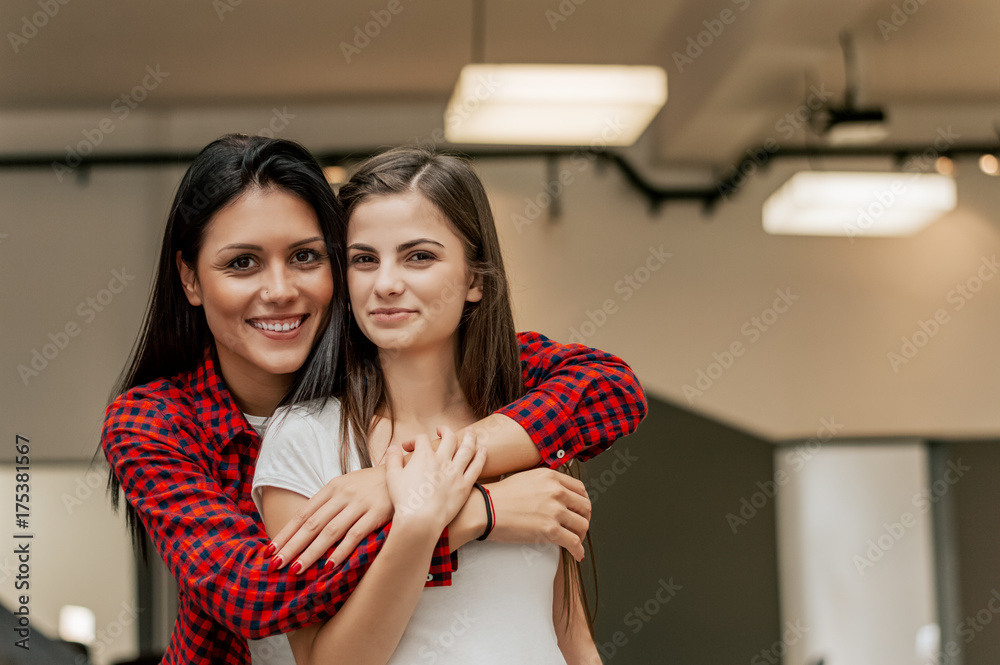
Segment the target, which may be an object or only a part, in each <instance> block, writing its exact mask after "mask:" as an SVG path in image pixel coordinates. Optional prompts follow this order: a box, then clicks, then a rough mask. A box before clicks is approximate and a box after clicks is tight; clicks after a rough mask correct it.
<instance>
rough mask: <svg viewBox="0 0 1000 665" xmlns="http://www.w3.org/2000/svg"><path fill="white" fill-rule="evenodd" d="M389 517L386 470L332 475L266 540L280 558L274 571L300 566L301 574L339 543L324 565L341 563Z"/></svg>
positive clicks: (383, 524)
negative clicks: (295, 563)
mask: <svg viewBox="0 0 1000 665" xmlns="http://www.w3.org/2000/svg"><path fill="white" fill-rule="evenodd" d="M392 512H393V510H392V501H391V500H390V499H389V491H388V489H387V488H386V474H385V467H375V468H373V469H361V470H360V471H353V472H351V473H348V474H345V475H343V476H337V477H336V478H334V479H333V480H331V481H330V482H328V483H327V484H326V485H325V486H324V487H323V489H321V490H320V491H319V492H317V493H316V494H315V495H314V496H313V497H312V498H311V499H309V502H308V503H306V505H305V506H304V507H303V509H302V510H301V511H299V512H298V513H296V515H295V517H294V518H292V520H291V521H290V522H288V524H286V525H285V528H283V529H282V530H281V531H280V532H278V535H277V536H275V537H274V538H273V539H272V540H271V543H272V544H273V545H274V547H275V548H276V550H275V551H276V553H277V555H278V556H280V557H281V562H282V563H281V566H279V568H280V567H283V566H285V565H287V564H289V563H291V562H292V561H299V562H300V563H301V564H302V567H301V568H299V570H305V569H307V568H308V567H309V566H311V565H312V564H313V563H315V562H316V561H317V560H318V559H319V558H320V557H321V556H323V554H324V553H326V551H327V550H329V549H330V547H331V546H332V545H333V544H334V543H336V542H337V541H338V540H339V541H340V545H338V546H337V549H335V550H334V551H333V555H332V556H331V557H330V559H331V560H332V561H333V564H328V565H336V564H339V563H342V562H344V561H346V560H347V557H349V556H350V554H351V552H353V551H354V550H355V548H356V547H357V546H358V545H359V544H360V543H361V540H362V539H363V538H365V537H366V536H367V535H368V534H370V533H371V532H372V531H377V530H379V529H381V528H382V527H383V526H385V525H386V523H388V522H389V520H391V519H392ZM303 550H304V551H303ZM300 552H301V554H300Z"/></svg>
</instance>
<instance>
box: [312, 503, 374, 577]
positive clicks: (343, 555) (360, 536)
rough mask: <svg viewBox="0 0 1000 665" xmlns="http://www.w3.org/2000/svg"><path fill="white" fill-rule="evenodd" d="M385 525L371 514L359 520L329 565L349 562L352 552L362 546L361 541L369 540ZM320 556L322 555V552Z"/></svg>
mask: <svg viewBox="0 0 1000 665" xmlns="http://www.w3.org/2000/svg"><path fill="white" fill-rule="evenodd" d="M383 524H384V522H383V521H382V520H379V519H378V518H377V517H373V516H371V515H370V514H369V515H365V516H364V517H362V518H361V519H359V520H358V521H357V522H356V523H355V524H354V526H352V527H351V528H350V529H348V531H347V534H346V535H345V536H344V539H343V540H342V541H340V544H339V545H337V549H335V550H334V551H333V554H332V555H331V556H330V559H329V561H327V565H328V566H330V565H340V564H341V563H343V562H344V561H347V558H348V557H349V556H351V552H353V551H354V550H355V549H357V547H358V545H360V544H361V541H362V540H364V539H365V538H367V537H368V535H369V534H370V533H372V532H373V531H377V530H378V529H380V528H381V527H382V526H383ZM320 554H322V552H321V553H320ZM331 562H333V563H331Z"/></svg>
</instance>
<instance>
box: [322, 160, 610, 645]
mask: <svg viewBox="0 0 1000 665" xmlns="http://www.w3.org/2000/svg"><path fill="white" fill-rule="evenodd" d="M407 192H417V193H419V194H421V195H422V196H424V197H425V198H426V199H427V200H428V201H430V202H431V203H433V204H434V205H435V206H436V207H437V209H438V210H440V211H441V212H442V213H443V214H444V216H445V218H446V219H447V220H448V221H449V222H450V223H451V225H452V227H453V229H454V230H455V232H456V233H457V234H458V237H459V238H461V240H462V243H463V245H464V248H465V260H466V264H467V265H468V267H469V269H470V271H471V272H472V273H473V274H475V275H478V276H479V278H480V279H481V280H482V290H483V297H482V299H481V300H479V301H478V302H467V303H465V309H464V311H463V313H462V318H461V321H460V323H459V327H458V348H457V349H456V363H455V365H456V370H457V372H458V381H459V385H460V386H461V388H462V392H463V394H464V395H465V399H466V401H467V402H468V404H469V407H470V409H471V410H472V412H473V414H475V416H476V417H477V418H485V417H486V416H488V415H490V414H491V413H493V412H494V411H496V410H498V409H500V408H501V407H503V406H506V405H507V404H510V403H511V402H513V401H515V400H517V399H518V398H520V397H522V396H524V394H525V388H524V380H523V377H522V374H521V362H520V357H521V354H520V347H519V345H518V341H517V333H516V330H515V328H514V316H513V313H512V309H511V303H510V292H509V287H508V284H507V273H506V271H505V269H504V265H503V257H502V254H501V251H500V241H499V239H498V237H497V231H496V225H495V223H494V221H493V212H492V210H491V209H490V202H489V198H488V197H487V195H486V190H485V188H484V187H483V184H482V182H481V181H480V179H479V176H478V175H476V172H475V170H474V169H473V168H472V165H471V164H470V163H469V162H468V161H467V160H466V159H464V158H461V157H459V156H456V155H450V154H445V153H436V152H432V151H430V150H427V149H425V148H419V147H401V148H393V149H391V150H387V151H385V152H383V153H381V154H378V155H375V156H374V157H370V158H369V159H367V160H365V161H364V162H362V163H361V165H359V166H358V168H357V170H356V171H355V172H354V174H353V175H352V176H351V178H350V180H348V181H347V182H346V183H345V184H344V185H343V186H342V187H341V188H340V193H339V196H340V201H341V203H342V204H343V206H344V214H345V216H346V219H348V220H350V216H351V213H353V212H354V210H355V209H356V208H357V207H358V206H359V205H360V204H362V203H363V202H365V201H366V200H368V199H369V198H371V197H374V196H384V195H391V194H404V193H407ZM348 223H350V222H349V221H348ZM347 325H348V330H349V332H348V338H347V348H346V352H345V357H344V370H345V376H344V387H343V388H344V389H343V393H342V395H341V404H342V408H343V411H342V418H341V440H342V441H348V440H349V436H348V434H349V433H350V434H352V435H353V441H354V452H355V454H356V455H357V457H358V459H360V460H361V462H362V465H363V466H366V467H368V466H372V460H371V457H370V454H369V452H368V435H369V433H370V431H371V426H372V423H373V419H374V417H375V415H376V414H379V413H386V414H387V416H388V418H389V419H390V420H392V418H393V416H392V403H391V400H390V398H389V392H388V389H387V386H386V384H385V379H384V377H383V374H382V368H381V365H380V363H379V354H378V348H377V347H376V346H375V345H374V344H373V343H372V342H371V341H370V340H369V339H368V338H367V337H365V335H364V334H363V333H362V332H361V329H360V328H359V327H358V325H357V323H356V322H355V321H354V319H353V317H351V318H350V320H349V322H348V323H347ZM340 454H341V465H342V468H345V469H346V468H350V458H349V455H350V447H349V446H341V449H340ZM562 557H563V566H564V578H565V582H566V584H565V585H564V590H565V592H566V593H565V600H566V602H565V604H564V614H565V616H566V620H567V623H568V622H569V618H570V614H571V613H570V612H569V611H566V610H567V609H568V608H569V607H570V602H571V598H572V596H571V593H572V592H573V591H576V592H577V593H579V594H580V595H581V597H582V598H583V600H584V603H585V604H586V597H585V594H584V593H583V591H584V588H583V581H582V575H581V572H580V568H579V566H577V565H575V563H576V562H575V561H573V559H572V557H570V556H569V554H568V553H567V552H565V551H563V553H562ZM587 614H588V617H587V618H588V623H589V624H591V630H593V629H592V621H591V620H590V619H591V617H590V612H589V610H588V611H587Z"/></svg>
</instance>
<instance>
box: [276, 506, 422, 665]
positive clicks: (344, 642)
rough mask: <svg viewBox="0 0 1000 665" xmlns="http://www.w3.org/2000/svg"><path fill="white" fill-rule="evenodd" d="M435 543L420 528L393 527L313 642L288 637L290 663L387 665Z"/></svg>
mask: <svg viewBox="0 0 1000 665" xmlns="http://www.w3.org/2000/svg"><path fill="white" fill-rule="evenodd" d="M436 540H437V534H431V533H429V532H428V531H427V530H425V529H420V528H412V527H408V526H406V525H404V524H397V525H394V526H393V527H392V528H391V530H390V533H389V536H388V538H387V539H386V542H385V545H384V547H383V548H382V551H381V552H380V553H379V556H378V559H377V560H376V561H375V562H374V563H373V564H372V565H371V567H370V568H369V569H368V571H367V573H366V574H365V576H364V579H362V580H361V582H360V583H359V584H358V586H357V588H356V589H355V590H354V593H353V594H351V597H350V598H349V599H348V600H347V602H346V603H345V604H344V605H343V607H341V608H340V611H338V612H337V614H336V615H334V616H333V617H332V618H331V619H329V620H328V621H327V622H326V623H324V624H323V625H322V626H321V627H320V628H319V630H318V631H316V633H315V636H314V637H311V636H309V635H308V633H306V634H304V635H300V634H297V633H292V634H290V635H289V642H290V644H291V646H292V650H293V651H294V652H295V657H296V662H297V663H299V665H321V664H325V663H329V664H336V665H340V664H341V663H351V664H352V665H384V664H385V663H386V662H388V660H389V658H390V657H391V656H392V653H393V652H394V651H395V650H396V646H397V645H398V644H399V640H400V638H401V637H402V636H403V632H404V631H405V629H406V625H407V624H408V623H409V621H410V617H411V616H412V614H413V610H414V609H415V608H416V606H417V602H418V601H419V600H420V595H421V593H422V592H423V589H424V583H425V580H426V575H427V568H428V566H429V564H430V560H431V552H432V550H433V547H434V543H435V541H436ZM304 642H305V643H304Z"/></svg>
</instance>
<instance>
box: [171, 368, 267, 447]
mask: <svg viewBox="0 0 1000 665" xmlns="http://www.w3.org/2000/svg"><path fill="white" fill-rule="evenodd" d="M218 362H219V361H218V358H217V357H216V355H215V350H214V348H213V349H209V350H207V351H206V352H205V357H204V358H203V359H202V361H201V363H199V365H198V367H197V368H195V370H194V371H193V372H191V373H190V374H187V375H181V376H180V377H178V379H179V381H178V383H185V379H186V383H187V388H188V391H189V392H190V394H191V397H192V400H193V401H194V406H195V408H196V409H197V410H198V411H200V412H202V413H211V414H212V416H213V417H211V418H204V419H203V420H202V421H201V422H202V429H203V430H204V431H205V433H206V434H208V435H209V436H210V438H211V443H212V446H213V447H214V448H215V450H216V451H221V450H222V449H223V448H225V447H226V446H227V445H229V444H230V443H231V442H232V441H233V439H235V438H236V437H238V436H239V435H240V434H247V435H248V436H250V437H251V439H256V438H257V431H256V430H255V429H254V428H253V427H251V426H250V423H248V422H247V419H246V417H245V416H244V415H243V412H242V411H241V410H240V408H239V407H238V406H237V405H236V401H235V400H234V399H233V396H232V394H230V392H229V389H228V388H227V387H226V382H225V380H224V379H223V378H222V374H221V372H219V370H218V369H217V365H218ZM206 443H208V442H207V441H206Z"/></svg>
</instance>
